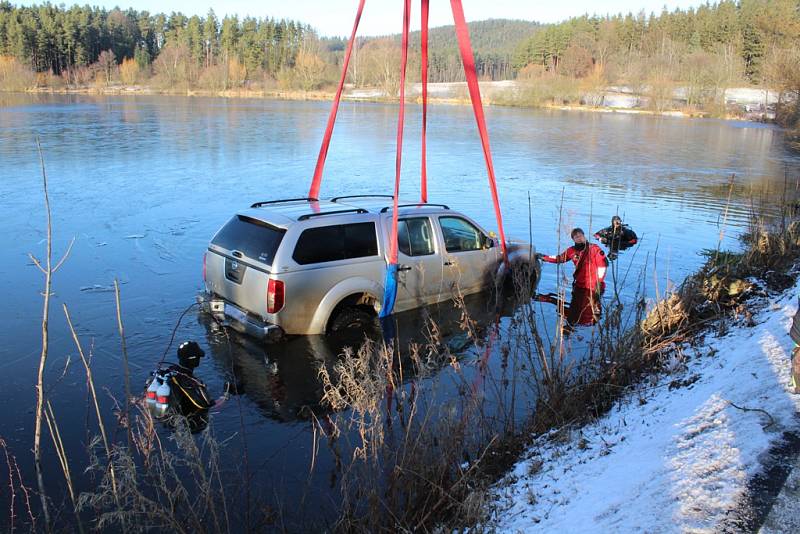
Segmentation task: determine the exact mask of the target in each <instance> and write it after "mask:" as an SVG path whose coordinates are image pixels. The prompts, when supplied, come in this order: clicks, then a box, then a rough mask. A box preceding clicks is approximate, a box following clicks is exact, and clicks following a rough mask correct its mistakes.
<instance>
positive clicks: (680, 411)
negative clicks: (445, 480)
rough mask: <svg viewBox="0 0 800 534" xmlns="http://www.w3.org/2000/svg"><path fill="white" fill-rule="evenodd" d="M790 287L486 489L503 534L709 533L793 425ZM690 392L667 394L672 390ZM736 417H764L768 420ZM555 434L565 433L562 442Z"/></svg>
mask: <svg viewBox="0 0 800 534" xmlns="http://www.w3.org/2000/svg"><path fill="white" fill-rule="evenodd" d="M797 290H798V287H795V288H793V289H792V290H790V291H788V292H786V293H785V294H784V295H783V296H782V297H781V298H779V299H778V300H777V301H775V302H772V303H770V304H768V305H767V306H766V307H765V308H764V309H763V310H761V311H760V312H758V313H757V314H756V315H755V317H754V318H755V320H756V323H757V324H756V326H755V327H749V328H748V327H744V326H740V327H735V328H732V329H731V330H730V332H729V333H728V335H726V336H723V337H715V336H708V337H706V342H705V346H703V347H702V348H700V349H697V350H695V351H693V352H692V353H691V354H690V357H689V358H687V360H688V361H687V363H686V366H685V367H683V366H681V367H682V368H681V370H679V371H677V372H676V373H673V374H671V375H669V376H664V377H661V378H660V379H658V380H657V381H656V382H654V383H652V384H648V385H645V386H642V387H640V388H639V390H638V391H637V392H636V393H632V394H631V395H628V396H627V397H626V399H625V400H623V401H622V402H621V403H620V404H619V405H618V406H617V407H616V408H615V409H613V410H612V411H611V412H610V413H609V414H607V415H606V416H605V417H603V418H602V419H600V420H598V421H597V422H595V423H593V424H591V425H589V426H588V427H584V428H583V429H581V430H575V431H573V432H572V433H571V435H568V436H566V438H564V437H563V435H562V436H561V439H559V438H558V437H557V435H556V434H553V435H551V436H549V438H548V437H545V438H542V439H540V440H538V441H537V443H535V444H534V446H533V447H531V448H530V449H529V450H528V451H527V453H526V454H525V456H524V458H525V459H524V460H522V461H520V462H519V463H518V464H517V465H516V466H515V467H514V469H513V470H512V471H511V472H510V473H509V475H508V476H507V477H506V479H505V480H504V481H501V482H500V483H499V484H498V485H497V486H496V487H495V489H494V503H493V509H494V510H493V513H492V516H493V517H492V522H491V525H490V527H491V528H496V529H497V530H499V531H503V532H531V531H542V532H581V533H587V532H632V531H636V532H641V531H645V532H712V531H714V530H715V526H716V525H718V524H719V522H720V521H721V520H722V519H723V518H724V516H725V514H726V512H728V511H729V510H730V509H732V508H734V507H736V504H737V500H738V499H739V498H740V497H741V496H742V494H743V492H744V490H745V485H746V483H747V480H748V478H749V477H751V476H752V475H753V474H754V473H755V472H757V470H758V469H759V468H760V464H759V461H758V460H759V455H762V454H764V452H765V451H766V450H767V449H768V448H769V446H770V443H771V442H772V441H774V440H776V439H777V438H779V437H780V436H781V434H782V432H783V431H784V430H786V429H787V428H791V427H792V425H796V424H797V422H796V421H797V419H796V414H797V413H798V412H800V395H793V394H791V393H790V391H789V376H790V374H789V358H790V351H791V347H792V342H791V340H790V339H789V337H788V335H787V332H788V330H789V324H790V322H791V318H792V316H793V315H794V312H795V310H796V309H797V307H796V303H797V299H796V297H795V295H796V294H797ZM695 378H696V382H694V383H693V384H691V385H689V386H686V387H681V388H678V389H673V390H670V388H669V384H670V382H672V381H674V380H676V379H681V380H688V381H692V380H694V379H695ZM729 401H730V402H732V403H734V404H736V405H737V406H740V407H742V408H748V409H753V408H759V409H763V410H766V411H767V412H769V414H770V415H771V416H772V417H773V418H774V421H775V423H774V424H771V425H770V419H769V417H768V416H767V415H765V414H763V413H761V412H757V411H743V410H740V409H737V408H735V407H733V406H732V405H731V404H730V402H729ZM562 434H563V433H562Z"/></svg>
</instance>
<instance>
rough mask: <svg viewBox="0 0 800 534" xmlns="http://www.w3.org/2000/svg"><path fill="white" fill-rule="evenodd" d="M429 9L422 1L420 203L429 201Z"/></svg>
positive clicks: (427, 2) (426, 0) (427, 3)
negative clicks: (426, 139)
mask: <svg viewBox="0 0 800 534" xmlns="http://www.w3.org/2000/svg"><path fill="white" fill-rule="evenodd" d="M428 7H429V0H422V31H421V32H420V38H421V49H422V170H421V174H420V176H421V180H420V181H421V183H420V202H423V203H425V202H427V201H428V164H427V161H426V153H427V149H426V146H425V134H426V132H427V129H428Z"/></svg>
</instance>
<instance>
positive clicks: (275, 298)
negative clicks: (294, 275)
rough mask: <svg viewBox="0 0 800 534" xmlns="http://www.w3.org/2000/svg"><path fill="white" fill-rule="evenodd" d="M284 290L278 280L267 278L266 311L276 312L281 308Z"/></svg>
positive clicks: (284, 294)
mask: <svg viewBox="0 0 800 534" xmlns="http://www.w3.org/2000/svg"><path fill="white" fill-rule="evenodd" d="M285 296H286V290H285V286H284V284H283V282H281V281H280V280H273V279H272V278H270V279H269V283H268V284H267V313H278V312H279V311H281V308H283V303H284V298H285Z"/></svg>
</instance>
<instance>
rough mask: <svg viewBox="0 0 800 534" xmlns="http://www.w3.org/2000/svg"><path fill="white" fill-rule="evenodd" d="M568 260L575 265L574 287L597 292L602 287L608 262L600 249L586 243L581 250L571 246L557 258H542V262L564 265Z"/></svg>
mask: <svg viewBox="0 0 800 534" xmlns="http://www.w3.org/2000/svg"><path fill="white" fill-rule="evenodd" d="M569 260H572V263H574V264H575V274H574V275H573V277H574V279H575V282H574V284H575V287H580V288H583V289H590V290H592V291H598V290H600V289H601V288H602V287H603V286H604V284H605V282H604V281H603V280H605V277H606V268H607V267H608V260H607V259H606V255H605V253H604V252H603V250H602V249H601V248H600V247H598V246H597V245H595V244H592V243H587V244H586V246H585V247H584V248H583V250H578V249H576V248H575V247H574V246H572V247H569V248H568V249H567V250H565V251H564V252H562V253H561V254H559V255H558V256H543V257H542V261H546V262H548V263H565V262H567V261H569Z"/></svg>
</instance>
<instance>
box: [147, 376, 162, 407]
mask: <svg viewBox="0 0 800 534" xmlns="http://www.w3.org/2000/svg"><path fill="white" fill-rule="evenodd" d="M158 386H159V382H158V377H157V376H156V375H155V373H154V374H153V379H152V380H151V381H150V385H149V386H147V391H146V392H145V398H144V400H145V402H146V403H147V407H148V408H150V409H152V408H155V406H156V391H157V390H158Z"/></svg>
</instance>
